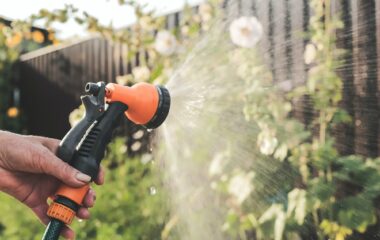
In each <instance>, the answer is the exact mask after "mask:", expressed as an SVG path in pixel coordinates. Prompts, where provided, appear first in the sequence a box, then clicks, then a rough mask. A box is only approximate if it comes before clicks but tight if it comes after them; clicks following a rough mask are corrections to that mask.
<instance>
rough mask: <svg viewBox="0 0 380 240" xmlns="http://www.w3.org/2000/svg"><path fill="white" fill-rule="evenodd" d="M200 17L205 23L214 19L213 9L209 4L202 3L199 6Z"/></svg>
mask: <svg viewBox="0 0 380 240" xmlns="http://www.w3.org/2000/svg"><path fill="white" fill-rule="evenodd" d="M199 15H200V17H201V19H202V21H204V22H208V21H210V20H211V18H212V7H211V5H210V4H208V3H202V4H201V5H200V6H199Z"/></svg>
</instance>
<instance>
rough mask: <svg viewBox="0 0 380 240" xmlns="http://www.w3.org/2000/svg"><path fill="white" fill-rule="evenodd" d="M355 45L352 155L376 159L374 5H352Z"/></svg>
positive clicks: (369, 1)
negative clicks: (353, 151) (353, 140)
mask: <svg viewBox="0 0 380 240" xmlns="http://www.w3.org/2000/svg"><path fill="white" fill-rule="evenodd" d="M352 6H353V11H352V13H353V32H354V34H353V45H354V85H355V97H354V110H355V152H356V153H358V154H362V155H365V156H373V157H375V156H377V153H378V152H377V147H378V144H377V140H378V138H377V131H375V129H378V126H379V123H378V121H379V118H378V115H379V113H378V106H377V97H376V94H377V78H376V77H377V71H376V68H377V61H376V58H377V56H376V34H375V32H376V24H375V7H376V6H375V1H374V0H358V1H352Z"/></svg>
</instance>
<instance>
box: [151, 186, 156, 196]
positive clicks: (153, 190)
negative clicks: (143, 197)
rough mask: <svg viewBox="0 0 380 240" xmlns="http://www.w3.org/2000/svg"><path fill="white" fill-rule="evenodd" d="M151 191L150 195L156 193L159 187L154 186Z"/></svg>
mask: <svg viewBox="0 0 380 240" xmlns="http://www.w3.org/2000/svg"><path fill="white" fill-rule="evenodd" d="M149 193H150V195H156V193H157V189H156V188H155V187H153V186H152V187H150V188H149Z"/></svg>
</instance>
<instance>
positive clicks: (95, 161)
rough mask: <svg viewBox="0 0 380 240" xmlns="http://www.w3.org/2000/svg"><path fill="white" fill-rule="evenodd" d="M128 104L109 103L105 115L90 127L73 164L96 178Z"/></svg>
mask: <svg viewBox="0 0 380 240" xmlns="http://www.w3.org/2000/svg"><path fill="white" fill-rule="evenodd" d="M127 109H128V107H127V105H125V104H123V103H120V102H115V103H112V104H110V105H109V107H108V109H107V110H106V112H105V113H104V114H103V116H102V117H101V118H100V119H99V120H98V121H97V122H95V124H94V125H93V126H92V127H91V128H90V130H89V131H88V133H87V135H86V136H85V138H84V140H83V142H82V143H81V144H80V145H79V146H78V147H79V149H78V151H77V152H76V154H75V155H74V158H73V160H72V164H71V165H72V166H73V167H74V168H76V169H78V170H79V171H81V172H83V173H85V174H87V175H89V176H91V178H92V179H96V177H97V175H98V171H99V165H100V162H101V160H102V159H103V158H104V153H105V150H106V147H107V145H108V143H109V142H110V141H111V137H112V133H113V131H114V129H115V128H116V127H117V126H118V125H119V122H120V120H121V118H122V117H123V115H124V112H125V111H126V110H127Z"/></svg>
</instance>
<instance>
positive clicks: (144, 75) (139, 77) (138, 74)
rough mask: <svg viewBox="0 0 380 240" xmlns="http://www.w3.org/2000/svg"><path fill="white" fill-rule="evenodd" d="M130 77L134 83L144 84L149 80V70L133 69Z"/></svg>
mask: <svg viewBox="0 0 380 240" xmlns="http://www.w3.org/2000/svg"><path fill="white" fill-rule="evenodd" d="M132 75H133V77H134V79H135V81H138V82H144V81H147V80H149V78H150V70H149V68H148V67H146V66H141V67H135V68H133V69H132Z"/></svg>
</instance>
